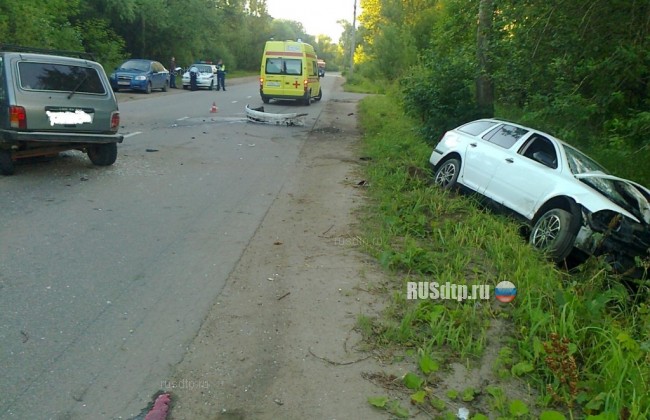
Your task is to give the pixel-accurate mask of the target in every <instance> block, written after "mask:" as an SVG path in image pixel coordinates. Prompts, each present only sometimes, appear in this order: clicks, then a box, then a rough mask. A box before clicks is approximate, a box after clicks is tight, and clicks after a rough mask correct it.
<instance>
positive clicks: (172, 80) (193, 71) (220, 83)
mask: <svg viewBox="0 0 650 420" xmlns="http://www.w3.org/2000/svg"><path fill="white" fill-rule="evenodd" d="M179 69H180V67H177V66H176V58H174V57H172V59H171V62H170V64H169V75H170V77H169V87H170V88H172V89H176V71H177V70H179ZM198 73H199V69H197V68H196V67H190V90H198V86H197V85H196V77H197V76H198ZM221 89H223V90H224V92H225V91H226V65H225V64H223V60H221V59H219V61H218V62H217V90H221Z"/></svg>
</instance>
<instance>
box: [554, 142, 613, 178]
mask: <svg viewBox="0 0 650 420" xmlns="http://www.w3.org/2000/svg"><path fill="white" fill-rule="evenodd" d="M564 152H565V153H566V158H567V163H568V164H569V169H571V173H572V174H574V175H578V174H586V173H589V172H601V173H604V174H607V173H609V172H607V169H605V168H603V167H602V166H601V165H600V164H599V163H598V162H596V161H595V160H593V159H592V158H590V157H589V156H587V155H585V154H584V153H582V152H580V151H579V150H577V149H574V148H573V147H569V146H566V145H564Z"/></svg>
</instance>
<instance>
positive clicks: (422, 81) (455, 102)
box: [400, 56, 482, 144]
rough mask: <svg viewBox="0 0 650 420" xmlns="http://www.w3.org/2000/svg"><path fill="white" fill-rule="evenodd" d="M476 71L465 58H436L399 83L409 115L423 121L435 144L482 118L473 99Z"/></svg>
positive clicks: (425, 134)
mask: <svg viewBox="0 0 650 420" xmlns="http://www.w3.org/2000/svg"><path fill="white" fill-rule="evenodd" d="M475 75H476V69H475V67H474V65H473V64H471V63H470V62H469V61H467V60H464V59H463V58H462V57H461V58H458V57H451V56H447V57H444V58H442V57H436V58H431V59H429V60H428V61H427V62H425V63H423V64H420V65H417V66H414V67H412V68H411V70H410V72H409V74H408V75H406V76H405V77H403V78H402V79H401V80H400V85H401V88H402V97H403V101H404V108H405V110H406V113H407V114H408V115H410V116H412V117H414V118H417V119H419V120H420V121H421V122H422V131H423V135H424V136H425V138H427V139H428V142H429V143H431V144H434V143H435V142H437V140H438V139H439V138H440V136H441V135H442V134H443V133H444V132H445V131H447V130H449V129H451V128H453V127H457V126H458V125H460V124H462V123H465V122H467V121H471V120H473V119H476V118H480V117H482V115H481V112H480V110H479V107H478V104H477V103H476V101H475V98H474V83H475Z"/></svg>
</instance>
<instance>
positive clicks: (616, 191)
mask: <svg viewBox="0 0 650 420" xmlns="http://www.w3.org/2000/svg"><path fill="white" fill-rule="evenodd" d="M580 181H582V182H584V183H585V184H587V185H589V186H590V187H591V188H593V189H595V190H596V191H598V192H600V193H601V194H603V195H604V196H605V197H607V198H609V199H610V200H612V202H614V203H615V204H618V205H619V206H621V207H623V208H624V209H625V210H627V211H629V212H630V213H632V214H633V215H634V216H635V217H636V218H637V219H639V220H641V221H644V222H645V223H650V203H648V199H650V197H649V196H648V195H647V194H646V193H645V192H644V191H643V190H640V189H638V188H637V187H635V186H634V185H632V184H629V183H627V182H625V181H623V180H618V179H608V178H602V177H598V176H589V177H586V178H582V177H581V178H580Z"/></svg>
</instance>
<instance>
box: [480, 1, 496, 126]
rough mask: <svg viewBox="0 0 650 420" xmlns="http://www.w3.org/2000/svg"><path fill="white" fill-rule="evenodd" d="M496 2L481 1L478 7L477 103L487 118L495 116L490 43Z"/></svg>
mask: <svg viewBox="0 0 650 420" xmlns="http://www.w3.org/2000/svg"><path fill="white" fill-rule="evenodd" d="M493 13H494V0H481V2H480V3H479V7H478V30H477V35H476V42H477V45H476V52H477V59H478V66H479V74H478V77H477V79H476V101H477V103H478V105H479V107H480V108H481V112H482V113H484V114H485V117H492V116H494V83H493V81H492V68H491V67H492V66H491V63H490V41H491V37H492V16H493Z"/></svg>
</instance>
